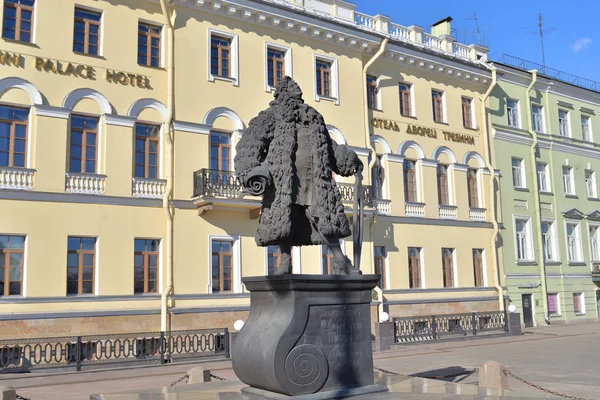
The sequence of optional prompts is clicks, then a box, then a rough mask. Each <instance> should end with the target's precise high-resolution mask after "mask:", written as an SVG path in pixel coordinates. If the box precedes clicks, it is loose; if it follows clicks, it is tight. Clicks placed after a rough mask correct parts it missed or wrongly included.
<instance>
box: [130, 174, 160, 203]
mask: <svg viewBox="0 0 600 400" xmlns="http://www.w3.org/2000/svg"><path fill="white" fill-rule="evenodd" d="M166 187H167V181H165V180H163V179H146V178H133V184H132V194H133V196H134V197H139V198H142V199H162V198H163V196H164V195H165V188H166Z"/></svg>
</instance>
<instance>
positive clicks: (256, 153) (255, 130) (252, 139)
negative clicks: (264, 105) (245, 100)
mask: <svg viewBox="0 0 600 400" xmlns="http://www.w3.org/2000/svg"><path fill="white" fill-rule="evenodd" d="M274 129H275V121H274V118H273V116H272V114H271V113H268V112H266V111H262V112H261V113H260V114H258V116H256V117H255V118H253V119H252V120H251V121H250V124H249V126H248V129H246V131H245V132H244V135H243V136H242V138H241V139H240V141H239V142H238V144H237V146H236V148H235V149H236V154H235V160H234V168H235V173H236V175H237V176H238V178H239V179H240V182H241V183H242V184H243V185H244V186H246V183H247V179H248V176H249V174H250V173H251V172H252V170H253V169H255V168H257V167H259V166H260V165H261V163H262V162H263V161H264V160H265V158H266V157H267V150H268V148H269V143H270V142H271V140H272V139H273V131H274Z"/></svg>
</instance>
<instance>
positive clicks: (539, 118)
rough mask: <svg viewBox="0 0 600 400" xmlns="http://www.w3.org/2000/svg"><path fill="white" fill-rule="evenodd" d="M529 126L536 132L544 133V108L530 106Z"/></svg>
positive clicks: (535, 105)
mask: <svg viewBox="0 0 600 400" xmlns="http://www.w3.org/2000/svg"><path fill="white" fill-rule="evenodd" d="M531 124H532V128H533V130H534V131H536V132H541V133H544V132H545V130H544V107H542V106H539V105H537V104H532V105H531Z"/></svg>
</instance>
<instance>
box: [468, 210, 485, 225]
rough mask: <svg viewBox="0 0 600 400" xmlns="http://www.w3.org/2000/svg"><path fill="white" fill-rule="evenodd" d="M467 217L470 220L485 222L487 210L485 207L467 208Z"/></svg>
mask: <svg viewBox="0 0 600 400" xmlns="http://www.w3.org/2000/svg"><path fill="white" fill-rule="evenodd" d="M469 219H470V220H471V221H477V222H485V221H487V211H486V209H485V208H474V207H471V208H470V209H469Z"/></svg>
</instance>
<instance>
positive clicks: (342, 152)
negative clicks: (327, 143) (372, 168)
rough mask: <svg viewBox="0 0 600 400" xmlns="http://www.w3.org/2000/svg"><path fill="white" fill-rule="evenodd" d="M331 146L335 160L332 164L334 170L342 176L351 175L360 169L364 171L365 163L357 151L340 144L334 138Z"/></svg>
mask: <svg viewBox="0 0 600 400" xmlns="http://www.w3.org/2000/svg"><path fill="white" fill-rule="evenodd" d="M331 148H332V151H333V159H334V160H335V163H334V165H333V166H332V169H333V172H335V173H336V174H338V175H342V176H351V175H354V174H355V173H356V172H357V171H359V170H360V171H362V169H363V163H362V161H360V158H358V154H356V152H355V151H353V150H350V149H349V148H348V147H346V146H345V145H338V144H337V143H335V142H334V141H333V140H332V141H331Z"/></svg>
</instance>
